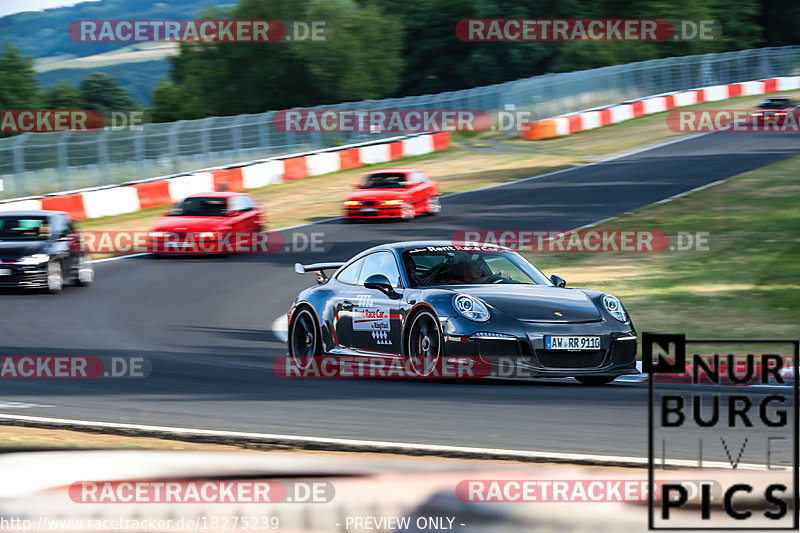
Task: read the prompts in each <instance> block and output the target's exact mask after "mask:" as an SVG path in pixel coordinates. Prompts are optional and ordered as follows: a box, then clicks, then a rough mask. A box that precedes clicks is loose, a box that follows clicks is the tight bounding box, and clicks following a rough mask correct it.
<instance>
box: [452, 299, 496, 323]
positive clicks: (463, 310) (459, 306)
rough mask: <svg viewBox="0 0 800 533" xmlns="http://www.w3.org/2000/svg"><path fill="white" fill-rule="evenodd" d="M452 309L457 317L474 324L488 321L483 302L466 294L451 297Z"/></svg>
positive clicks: (487, 313) (486, 310)
mask: <svg viewBox="0 0 800 533" xmlns="http://www.w3.org/2000/svg"><path fill="white" fill-rule="evenodd" d="M453 307H454V308H455V310H456V312H458V314H459V315H461V316H463V317H464V318H466V319H468V320H473V321H475V322H486V321H487V320H489V310H488V309H487V308H486V306H485V305H483V302H481V301H480V300H478V299H477V298H473V297H472V296H470V295H468V294H457V295H456V296H455V297H453Z"/></svg>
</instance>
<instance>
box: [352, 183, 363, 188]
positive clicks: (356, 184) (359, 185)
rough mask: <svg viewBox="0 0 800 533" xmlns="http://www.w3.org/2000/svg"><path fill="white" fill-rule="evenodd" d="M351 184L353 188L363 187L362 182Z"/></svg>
mask: <svg viewBox="0 0 800 533" xmlns="http://www.w3.org/2000/svg"><path fill="white" fill-rule="evenodd" d="M350 186H351V187H352V188H354V189H360V188H361V184H360V183H351V184H350Z"/></svg>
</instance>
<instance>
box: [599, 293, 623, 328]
mask: <svg viewBox="0 0 800 533" xmlns="http://www.w3.org/2000/svg"><path fill="white" fill-rule="evenodd" d="M603 307H605V308H606V311H608V312H609V313H610V314H611V316H613V317H614V318H616V319H617V320H619V321H620V322H625V321H626V320H628V317H627V315H626V314H625V309H624V308H623V307H622V303H620V301H619V300H618V299H617V297H616V296H611V295H610V294H604V295H603Z"/></svg>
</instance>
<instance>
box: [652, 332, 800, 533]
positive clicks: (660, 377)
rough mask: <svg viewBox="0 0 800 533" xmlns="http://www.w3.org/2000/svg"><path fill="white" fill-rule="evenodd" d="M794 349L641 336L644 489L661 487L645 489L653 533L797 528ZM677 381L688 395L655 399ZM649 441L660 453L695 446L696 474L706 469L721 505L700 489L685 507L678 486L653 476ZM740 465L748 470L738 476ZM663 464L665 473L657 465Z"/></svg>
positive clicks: (770, 343) (672, 392)
mask: <svg viewBox="0 0 800 533" xmlns="http://www.w3.org/2000/svg"><path fill="white" fill-rule="evenodd" d="M689 346H691V347H692V349H691V350H688V349H687V347H689ZM758 348H764V351H762V352H761V353H758V352H759V350H758ZM703 350H705V352H704V351H703ZM690 351H691V356H687V354H688V353H689V352H690ZM742 351H744V352H746V353H741V352H742ZM731 352H735V353H731ZM798 352H800V342H798V341H796V340H746V341H742V340H720V339H717V340H687V339H686V337H685V336H684V335H663V334H653V333H644V334H643V336H642V366H643V370H644V372H645V373H647V374H648V388H649V414H648V448H649V450H648V451H649V453H648V471H649V472H648V475H649V483H650V487H656V486H657V487H658V490H659V491H660V493H659V494H658V495H655V496H657V497H658V498H657V499H656V498H655V497H654V495H653V493H652V491H650V495H649V502H648V526H649V529H650V530H673V531H674V530H694V531H697V530H701V531H717V530H729V531H755V530H761V531H763V530H771V531H776V530H793V531H796V530H797V529H798V522H799V521H798V488H799V486H800V481H799V480H798V379H797V377H798ZM721 354H725V355H721ZM789 354H791V355H789ZM678 376H681V377H682V378H683V379H684V380H690V383H691V385H690V387H691V388H692V389H694V390H693V391H692V393H691V394H688V393H686V392H685V388H683V389H681V388H680V387H674V386H673V387H664V388H663V389H664V390H660V391H659V393H658V394H656V390H655V383H656V382H658V383H664V382H665V381H666V382H669V381H671V380H672V379H675V380H677V377H678ZM656 433H658V434H656ZM656 445H658V447H659V448H660V449H661V454H662V456H663V455H666V450H667V449H670V450H680V451H681V452H682V453H684V454H685V453H689V451H690V450H697V452H696V453H697V455H698V456H697V464H696V465H694V466H695V468H694V469H693V471H695V472H696V471H697V469H705V471H707V472H710V474H709V475H708V476H705V477H707V478H709V479H713V478H714V476H717V477H718V478H719V479H718V480H719V481H720V483H721V487H722V492H721V501H717V502H714V501H713V500H714V496H712V494H711V489H710V488H705V487H704V488H703V489H702V490H701V491H700V494H699V495H697V496H699V500H698V499H696V498H693V499H692V500H693V501H692V502H689V497H688V494H687V491H686V489H685V488H683V487H681V486H680V485H678V484H670V483H669V482H668V481H667V482H661V481H659V480H656V479H655V472H656V467H657V464H656V463H657V460H656V457H655V452H654V450H655V449H656V447H657V446H656ZM723 452H724V453H723ZM693 453H694V452H693ZM708 457H719V458H722V460H721V461H714V462H711V461H708ZM665 459H666V458H665V457H662V458H661V460H662V461H665ZM709 463H711V465H709ZM746 463H748V467H749V468H753V469H754V470H745V469H744V468H746V467H743V465H745V464H746ZM749 463H752V464H753V465H752V466H751V465H750V464H749ZM661 468H662V469H666V465H665V464H664V462H662V464H661ZM656 483H657V484H658V485H656ZM720 504H721V505H720ZM687 521H688V522H687Z"/></svg>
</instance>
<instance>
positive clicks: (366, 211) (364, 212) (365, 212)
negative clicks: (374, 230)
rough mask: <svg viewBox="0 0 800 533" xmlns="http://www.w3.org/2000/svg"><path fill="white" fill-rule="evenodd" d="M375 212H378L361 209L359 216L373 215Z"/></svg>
mask: <svg viewBox="0 0 800 533" xmlns="http://www.w3.org/2000/svg"><path fill="white" fill-rule="evenodd" d="M377 212H378V210H377V209H362V210H361V214H363V215H374V214H375V213H377Z"/></svg>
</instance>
